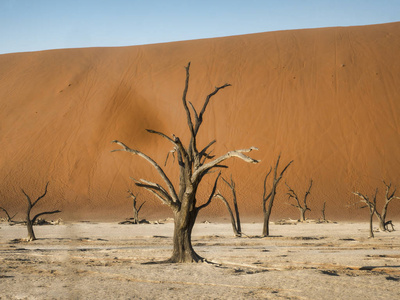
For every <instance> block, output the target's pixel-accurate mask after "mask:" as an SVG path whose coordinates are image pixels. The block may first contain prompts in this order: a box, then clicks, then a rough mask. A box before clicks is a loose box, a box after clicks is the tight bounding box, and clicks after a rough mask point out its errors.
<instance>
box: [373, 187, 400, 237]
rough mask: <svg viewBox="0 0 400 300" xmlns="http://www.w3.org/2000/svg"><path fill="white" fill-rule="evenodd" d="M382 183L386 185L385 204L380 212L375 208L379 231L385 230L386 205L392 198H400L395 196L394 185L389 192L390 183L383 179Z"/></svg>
mask: <svg viewBox="0 0 400 300" xmlns="http://www.w3.org/2000/svg"><path fill="white" fill-rule="evenodd" d="M383 183H384V185H385V186H386V193H385V204H384V205H383V208H382V212H381V213H379V212H378V211H377V210H376V209H375V216H376V217H377V218H378V221H379V230H380V231H387V230H388V227H387V224H386V214H387V210H388V206H389V203H390V202H391V201H392V200H393V199H397V200H398V199H400V198H399V197H397V196H395V193H396V187H395V188H394V190H393V192H392V193H390V189H391V187H392V183H389V184H387V183H386V182H385V181H383Z"/></svg>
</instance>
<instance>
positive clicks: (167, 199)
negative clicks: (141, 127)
mask: <svg viewBox="0 0 400 300" xmlns="http://www.w3.org/2000/svg"><path fill="white" fill-rule="evenodd" d="M189 70H190V63H189V64H188V65H187V66H186V80H185V87H184V90H183V95H182V104H183V108H184V110H185V113H186V121H187V125H188V129H189V132H190V141H189V144H188V145H187V146H184V144H183V143H182V141H181V139H180V138H179V137H177V136H175V135H172V137H169V136H168V135H166V134H164V133H162V132H158V131H155V130H147V131H148V132H149V133H152V134H157V135H159V136H161V137H163V138H164V139H166V140H167V141H168V142H170V143H171V144H172V145H173V150H172V153H175V154H176V156H177V163H178V167H179V186H178V188H176V187H175V186H174V184H173V183H172V181H171V180H170V178H169V177H168V175H167V174H166V173H165V172H164V170H163V169H162V168H161V166H160V165H159V164H158V163H157V162H155V161H154V160H153V159H152V158H151V157H149V156H148V155H146V154H144V153H143V152H141V151H139V150H136V149H132V148H130V147H129V146H127V145H125V144H124V143H122V142H120V141H116V140H115V141H113V143H116V144H118V145H120V146H121V147H122V149H118V150H113V151H125V152H128V153H131V154H134V155H138V156H139V157H141V158H143V159H145V160H146V161H147V162H148V163H150V165H152V167H154V168H155V169H156V170H157V172H158V174H159V175H160V177H161V178H162V179H163V181H164V184H165V185H166V188H165V187H163V186H162V185H161V184H158V183H155V182H151V181H148V180H146V179H140V180H135V184H136V185H137V186H138V187H142V188H144V189H146V190H147V191H149V192H150V193H152V194H153V195H154V196H155V197H157V198H158V199H159V200H161V202H162V203H164V204H166V205H168V206H169V207H170V208H171V210H172V212H173V213H174V220H175V223H174V224H175V227H174V237H173V241H174V249H173V252H172V256H171V258H170V259H169V260H168V261H169V262H199V261H203V258H202V257H201V256H199V255H198V254H197V253H196V252H195V251H194V249H193V247H192V242H191V235H192V229H193V226H194V224H195V221H196V218H197V215H198V213H199V211H200V210H202V209H204V208H205V207H207V206H208V205H209V204H210V203H211V200H212V198H213V196H214V193H215V190H216V187H217V182H218V178H219V175H218V176H217V177H216V179H215V183H214V187H213V189H212V191H211V193H210V196H209V200H208V201H207V202H205V203H203V204H200V205H199V204H198V203H197V198H196V194H197V189H198V187H199V184H200V182H201V181H202V179H203V178H204V176H206V175H207V174H210V173H212V171H213V170H214V169H220V168H226V166H225V165H223V162H224V161H226V160H227V159H230V158H233V157H237V158H240V159H242V160H243V161H245V162H248V163H258V160H255V159H253V158H251V157H249V156H247V155H245V154H244V153H248V152H251V151H253V150H257V148H255V147H250V148H248V149H242V150H233V151H229V152H228V153H226V154H224V155H222V156H220V157H218V158H215V157H214V156H212V155H211V154H210V150H209V149H210V147H211V146H212V145H214V143H215V142H216V141H215V140H213V141H211V142H209V143H208V144H207V145H206V146H205V147H203V148H201V150H199V148H198V147H199V145H198V142H197V134H198V132H199V130H200V127H201V125H202V123H203V118H204V114H205V112H206V109H207V107H208V104H209V103H210V100H211V98H212V97H213V96H215V95H216V94H217V93H218V92H219V91H220V90H222V89H224V88H227V87H229V86H230V84H224V85H221V86H218V87H216V88H215V90H214V91H213V92H212V93H210V94H209V95H207V97H206V99H205V101H204V104H203V106H202V108H201V110H200V112H198V111H197V110H196V109H195V107H194V105H193V104H192V103H191V102H188V100H187V93H188V89H189V77H190V73H189ZM189 106H190V108H189Z"/></svg>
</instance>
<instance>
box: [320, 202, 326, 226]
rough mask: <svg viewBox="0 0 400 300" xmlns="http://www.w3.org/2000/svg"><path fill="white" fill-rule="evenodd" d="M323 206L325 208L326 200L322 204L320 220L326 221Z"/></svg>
mask: <svg viewBox="0 0 400 300" xmlns="http://www.w3.org/2000/svg"><path fill="white" fill-rule="evenodd" d="M325 208H326V201H324V204H323V205H322V211H321V212H322V221H323V222H325V221H326V216H325Z"/></svg>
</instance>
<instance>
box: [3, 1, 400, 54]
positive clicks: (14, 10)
mask: <svg viewBox="0 0 400 300" xmlns="http://www.w3.org/2000/svg"><path fill="white" fill-rule="evenodd" d="M397 21H400V0H346V1H343V0H331V1H328V0H264V1H263V0H240V1H239V0H220V1H218V0H211V1H209V0H198V1H192V0H186V1H177V0H130V1H129V0H0V54H3V53H11V52H25V51H37V50H46V49H57V48H81V47H98V46H129V45H141V44H153V43H162V42H171V41H180V40H190V39H201V38H211V37H221V36H229V35H239V34H247V33H256V32H265V31H276V30H286V29H301V28H316V27H332V26H353V25H368V24H379V23H388V22H397Z"/></svg>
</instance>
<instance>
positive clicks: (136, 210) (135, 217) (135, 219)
mask: <svg viewBox="0 0 400 300" xmlns="http://www.w3.org/2000/svg"><path fill="white" fill-rule="evenodd" d="M128 194H129V196H128V198H131V199H132V208H133V218H132V223H133V224H139V223H140V219H139V212H140V210H141V209H142V206H143V204H145V203H146V201H144V202H143V203H142V204H140V206H139V208H137V207H136V198H137V196H136V195H135V194H134V193H132V191H131V190H128Z"/></svg>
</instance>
